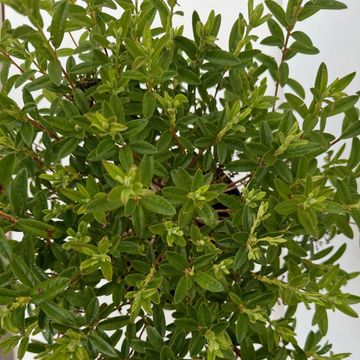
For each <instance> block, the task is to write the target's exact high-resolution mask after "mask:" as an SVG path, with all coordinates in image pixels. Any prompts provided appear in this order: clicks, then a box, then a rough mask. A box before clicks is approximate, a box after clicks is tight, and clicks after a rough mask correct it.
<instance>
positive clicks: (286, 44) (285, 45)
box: [273, 27, 293, 111]
mask: <svg viewBox="0 0 360 360" xmlns="http://www.w3.org/2000/svg"><path fill="white" fill-rule="evenodd" d="M292 29H293V27H291V28H289V29H287V33H286V38H285V44H284V47H283V49H282V50H281V61H280V66H281V65H282V64H283V63H284V62H285V57H286V54H287V51H288V45H289V40H290V36H291V31H292ZM279 87H280V80H277V81H276V84H275V94H274V96H275V97H277V96H278V93H279ZM275 106H276V100H275V104H274V106H273V111H275Z"/></svg>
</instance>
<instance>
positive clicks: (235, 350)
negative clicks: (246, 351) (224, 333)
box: [233, 346, 241, 359]
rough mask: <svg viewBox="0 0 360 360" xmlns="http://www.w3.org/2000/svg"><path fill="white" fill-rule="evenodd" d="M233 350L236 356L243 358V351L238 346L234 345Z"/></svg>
mask: <svg viewBox="0 0 360 360" xmlns="http://www.w3.org/2000/svg"><path fill="white" fill-rule="evenodd" d="M233 350H234V353H235V355H236V357H237V358H239V359H241V351H240V350H239V349H238V348H237V347H236V346H234V348H233Z"/></svg>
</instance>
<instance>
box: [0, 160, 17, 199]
mask: <svg viewBox="0 0 360 360" xmlns="http://www.w3.org/2000/svg"><path fill="white" fill-rule="evenodd" d="M15 159H16V156H15V153H11V154H9V155H6V156H5V157H3V158H2V159H1V160H0V169H1V171H0V196H1V195H2V193H3V192H4V191H5V189H6V186H7V185H8V183H9V182H10V180H11V175H12V174H13V171H14V166H15Z"/></svg>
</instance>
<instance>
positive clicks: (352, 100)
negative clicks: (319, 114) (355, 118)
mask: <svg viewBox="0 0 360 360" xmlns="http://www.w3.org/2000/svg"><path fill="white" fill-rule="evenodd" d="M358 100H359V97H358V96H357V95H352V96H347V97H344V98H342V99H340V100H337V101H335V103H334V104H333V106H332V107H330V111H328V113H327V115H328V116H334V115H337V114H341V113H343V112H345V111H347V110H349V109H351V108H352V107H353V106H354V105H355V104H356V103H357V102H358Z"/></svg>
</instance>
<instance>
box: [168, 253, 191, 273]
mask: <svg viewBox="0 0 360 360" xmlns="http://www.w3.org/2000/svg"><path fill="white" fill-rule="evenodd" d="M165 257H166V260H167V261H168V262H169V263H170V265H171V266H172V267H173V268H175V269H176V270H178V271H184V270H185V268H186V267H187V266H188V262H187V260H186V258H185V257H184V256H183V255H182V254H180V253H177V252H175V251H168V252H167V253H166V254H165Z"/></svg>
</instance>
